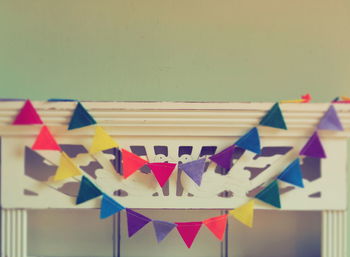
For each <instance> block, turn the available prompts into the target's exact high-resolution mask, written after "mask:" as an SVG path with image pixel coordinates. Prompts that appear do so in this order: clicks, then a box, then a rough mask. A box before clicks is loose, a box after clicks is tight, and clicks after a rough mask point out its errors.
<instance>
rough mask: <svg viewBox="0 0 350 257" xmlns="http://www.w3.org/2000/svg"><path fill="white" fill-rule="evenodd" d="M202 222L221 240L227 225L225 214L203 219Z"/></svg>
mask: <svg viewBox="0 0 350 257" xmlns="http://www.w3.org/2000/svg"><path fill="white" fill-rule="evenodd" d="M203 224H204V225H206V226H207V228H209V229H210V231H211V232H212V233H213V234H214V235H215V236H216V237H217V238H218V239H219V240H222V239H223V238H224V234H225V230H226V225H227V214H224V215H221V216H217V217H213V218H210V219H206V220H204V221H203Z"/></svg>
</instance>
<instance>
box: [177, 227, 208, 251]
mask: <svg viewBox="0 0 350 257" xmlns="http://www.w3.org/2000/svg"><path fill="white" fill-rule="evenodd" d="M175 224H177V227H176V228H177V231H179V234H180V236H181V237H182V239H183V240H184V242H185V244H186V245H187V247H188V248H191V245H192V243H193V241H194V239H195V238H196V236H197V234H198V232H199V230H200V228H201V226H202V222H176V223H175Z"/></svg>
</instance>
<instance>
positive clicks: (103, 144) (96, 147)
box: [89, 126, 118, 154]
mask: <svg viewBox="0 0 350 257" xmlns="http://www.w3.org/2000/svg"><path fill="white" fill-rule="evenodd" d="M117 147H118V144H117V142H116V141H115V140H114V139H113V138H112V137H111V136H110V135H108V134H107V132H106V131H105V130H104V129H103V128H102V127H100V126H96V131H95V136H94V138H93V140H92V145H91V147H90V150H89V152H90V153H91V154H95V153H97V152H101V151H104V150H107V149H111V148H117Z"/></svg>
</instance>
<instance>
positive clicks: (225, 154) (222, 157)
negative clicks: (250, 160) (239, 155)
mask: <svg viewBox="0 0 350 257" xmlns="http://www.w3.org/2000/svg"><path fill="white" fill-rule="evenodd" d="M235 148H236V147H235V146H234V145H231V146H229V147H227V148H225V149H224V150H222V151H221V152H220V153H217V154H214V155H212V156H210V157H209V159H210V160H212V161H213V162H215V163H216V164H217V165H219V166H221V167H223V168H224V169H226V170H230V169H231V167H232V159H233V153H234V151H235Z"/></svg>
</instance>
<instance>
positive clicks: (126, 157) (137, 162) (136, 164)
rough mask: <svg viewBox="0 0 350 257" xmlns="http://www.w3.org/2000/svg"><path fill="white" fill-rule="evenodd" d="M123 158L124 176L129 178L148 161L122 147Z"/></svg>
mask: <svg viewBox="0 0 350 257" xmlns="http://www.w3.org/2000/svg"><path fill="white" fill-rule="evenodd" d="M122 159H123V176H124V178H128V177H129V176H130V175H132V174H133V173H134V172H135V171H137V170H139V169H140V168H142V167H143V166H144V165H145V164H146V163H148V161H146V160H144V159H142V158H140V157H139V156H137V155H136V154H133V153H131V152H129V151H127V150H125V149H122Z"/></svg>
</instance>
